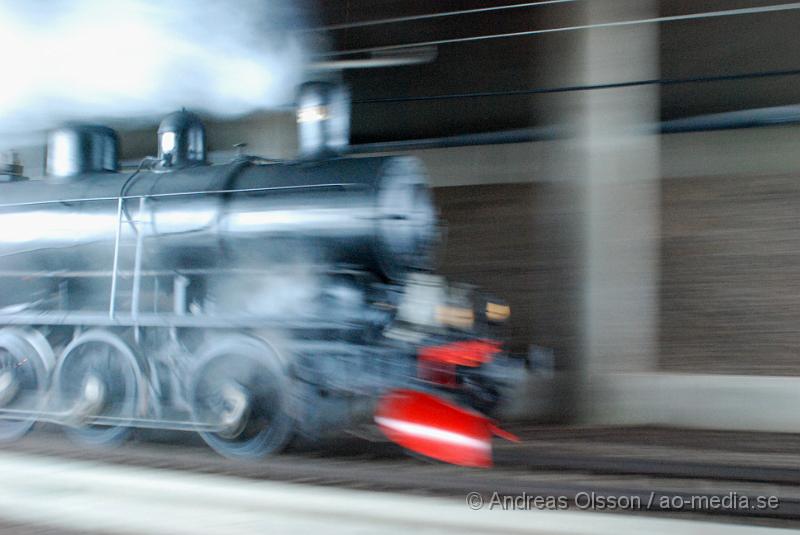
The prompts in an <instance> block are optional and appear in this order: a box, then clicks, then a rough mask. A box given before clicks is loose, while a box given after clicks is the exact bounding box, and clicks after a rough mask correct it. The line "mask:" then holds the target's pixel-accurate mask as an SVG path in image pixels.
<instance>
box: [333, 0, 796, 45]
mask: <svg viewBox="0 0 800 535" xmlns="http://www.w3.org/2000/svg"><path fill="white" fill-rule="evenodd" d="M798 9H800V2H791V3H787V4H774V5H769V6H759V7H746V8H738V9H726V10H720V11H706V12H701V13H689V14H685V15H667V16H663V17H650V18H644V19H633V20H618V21H611V22H597V23H592V24H578V25H574V26H561V27H557V28H544V29H540V30H526V31H521V32H510V33H496V34H488V35H473V36H469V37H455V38H451V39H436V40H432V41H422V42H416V43H400V44H394V45H382V46H373V47H365V48H355V49H351V50H339V51H333V52H324V53H322V54H319V56H322V57H335V56H352V55H357V54H368V53H372V52H388V51H392V50H403V49H406V48H416V47H425V46H439V45H448V44H456V43H471V42H477V41H488V40H491V39H507V38H512V37H529V36H533V35H543V34H549V33H559V32H572V31H579V30H592V29H600V28H616V27H624V26H634V25H639V24H655V23H663V22H676V21H686V20H699V19H710V18H719V17H733V16H740V15H755V14H761V13H775V12H780V11H794V10H798Z"/></svg>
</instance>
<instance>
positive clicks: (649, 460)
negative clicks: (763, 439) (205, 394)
mask: <svg viewBox="0 0 800 535" xmlns="http://www.w3.org/2000/svg"><path fill="white" fill-rule="evenodd" d="M522 434H523V436H525V435H526V433H522ZM177 440H178V442H177V443H176V442H175V441H174V440H171V441H169V442H166V443H165V442H164V441H163V440H161V439H158V438H153V437H144V438H143V439H142V440H139V441H136V442H132V443H128V444H124V445H122V446H120V447H119V448H117V449H114V450H87V449H85V448H82V447H80V446H76V445H74V444H72V443H71V442H69V441H68V440H67V439H66V438H65V437H63V436H61V434H60V433H58V432H57V431H51V430H45V429H43V430H39V431H37V432H35V433H32V434H31V435H29V436H27V437H25V438H24V439H22V440H21V441H19V442H17V443H14V444H10V445H3V446H2V448H0V449H4V450H9V451H21V452H26V453H29V454H37V455H46V456H57V457H61V458H67V459H79V460H91V461H103V462H110V463H115V464H121V465H128V466H139V467H147V468H164V469H172V470H183V471H189V472H199V473H207V474H224V475H230V476H236V477H241V478H246V479H251V480H272V481H281V482H291V483H303V484H314V485H320V486H336V487H345V488H351V489H360V490H373V491H390V492H401V493H408V494H417V495H433V496H443V497H451V498H459V499H461V500H464V499H465V497H466V496H467V495H468V494H469V493H478V494H479V495H481V496H482V497H483V499H484V500H485V503H486V504H488V503H490V500H491V499H492V498H493V497H494V498H495V499H503V498H504V497H509V498H510V499H513V498H515V497H518V496H527V497H530V498H527V499H529V500H530V499H532V498H535V497H536V496H541V497H543V498H546V497H561V496H563V497H565V498H566V499H567V501H568V503H569V506H570V508H577V509H582V508H585V507H581V506H585V505H587V504H588V500H590V499H591V500H593V503H594V505H592V507H591V509H592V510H598V509H599V510H604V509H605V510H609V511H611V510H618V509H625V510H626V511H630V512H632V513H666V514H667V515H669V516H686V515H690V516H697V515H713V517H715V518H718V519H719V518H726V517H727V518H730V519H731V520H736V521H741V520H743V519H749V520H748V521H753V522H756V523H759V522H764V521H766V522H767V523H770V522H777V525H784V523H789V524H792V525H794V523H795V522H797V521H798V520H800V485H798V482H800V470H798V469H797V468H796V467H794V468H793V467H792V466H791V465H790V464H789V463H791V462H792V460H793V456H790V455H786V454H781V455H780V456H777V457H775V456H774V455H772V456H764V458H763V460H764V466H763V467H759V466H756V465H755V464H754V463H755V462H756V460H757V456H758V455H759V453H758V452H747V453H744V454H743V453H741V452H730V451H728V452H722V453H721V452H720V451H716V452H713V451H712V452H708V451H706V452H705V456H706V457H711V456H714V455H716V457H717V461H715V462H707V459H705V458H700V459H698V460H697V461H692V460H687V459H685V458H683V459H682V458H681V456H683V457H685V456H686V452H687V451H695V452H698V451H701V450H687V449H685V448H684V449H680V448H673V449H672V450H669V448H662V449H661V450H653V451H650V452H649V453H648V452H647V451H645V452H644V453H642V452H641V451H639V453H638V454H636V455H633V454H632V455H631V456H629V457H626V456H625V455H624V452H625V451H626V449H628V450H632V451H635V450H641V449H642V448H643V447H642V446H641V445H637V444H620V443H616V444H615V443H612V444H611V445H609V443H608V442H605V443H600V442H597V441H592V440H586V439H584V442H583V443H580V441H576V440H572V441H569V440H566V439H563V438H562V439H561V440H560V441H559V440H553V439H552V437H551V438H550V439H548V440H542V441H537V440H529V441H527V442H523V443H522V444H520V445H518V446H501V447H499V448H498V449H497V452H496V467H495V468H494V469H492V470H479V469H464V468H460V467H455V466H449V465H443V464H438V463H430V462H427V461H423V460H421V459H415V458H408V457H406V456H405V455H404V454H403V453H402V452H400V450H399V449H397V448H394V447H393V446H391V445H388V444H377V445H376V444H367V443H365V442H362V441H355V440H347V441H343V442H340V443H338V445H336V446H335V447H333V448H331V449H327V450H324V451H312V452H295V453H290V454H288V455H281V456H277V457H274V458H268V459H265V460H263V461H261V462H258V463H245V462H237V461H231V460H228V459H224V458H221V457H219V456H217V455H216V454H215V453H213V452H211V451H210V450H208V449H207V448H206V447H204V446H203V445H201V444H200V443H199V442H196V441H195V439H194V437H193V435H178V437H177ZM568 446H571V447H568ZM555 448H560V449H559V450H554V449H555ZM644 449H645V450H647V448H646V447H645V448H644ZM651 449H652V447H651ZM667 450H669V451H671V453H672V455H671V456H670V455H666V454H665V452H666V451H667ZM548 451H549V452H550V453H549V456H548V455H547V454H546V452H548ZM609 451H611V452H612V453H609ZM656 453H658V454H660V457H655V456H654V455H655V454H656ZM698 455H699V453H698ZM779 461H780V462H779ZM781 463H782V464H781ZM731 495H735V496H736V499H737V500H745V499H746V500H747V501H748V502H749V503H755V502H756V500H758V499H759V498H760V497H772V496H774V497H775V499H776V500H777V503H778V506H777V507H776V508H740V507H739V508H731V507H712V506H711V503H712V502H711V500H712V498H713V497H715V496H716V497H724V496H731ZM578 497H580V498H581V500H582V502H581V503H580V504H579V503H578ZM620 499H622V500H627V502H626V503H627V504H631V503H632V504H633V505H636V503H637V502H638V504H639V506H638V507H634V506H629V507H619V505H620ZM609 500H616V501H615V503H616V504H617V506H615V507H608V504H609ZM598 503H599V504H600V505H601V506H602V505H603V504H605V507H598V506H597V505H598ZM678 503H683V504H685V505H684V506H683V507H675V505H676V504H678ZM664 504H668V506H667V507H664ZM622 505H625V504H622ZM465 509H466V506H465Z"/></svg>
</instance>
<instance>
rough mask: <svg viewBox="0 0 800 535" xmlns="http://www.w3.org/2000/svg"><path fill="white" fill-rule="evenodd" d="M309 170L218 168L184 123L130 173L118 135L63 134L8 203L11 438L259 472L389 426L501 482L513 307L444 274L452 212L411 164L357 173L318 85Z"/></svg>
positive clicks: (515, 365) (516, 373)
mask: <svg viewBox="0 0 800 535" xmlns="http://www.w3.org/2000/svg"><path fill="white" fill-rule="evenodd" d="M299 95H300V96H299V103H298V113H297V119H298V130H299V133H300V149H301V154H300V157H299V158H298V159H297V160H295V161H274V160H266V159H263V158H259V157H255V156H243V155H242V156H238V157H236V158H234V159H233V160H232V161H230V162H228V163H224V164H215V165H211V164H209V163H208V162H207V154H206V147H205V130H204V127H203V125H202V123H201V122H200V120H199V119H198V118H197V117H196V116H195V115H193V114H191V113H189V112H187V111H180V112H176V113H174V114H172V115H170V116H168V117H167V118H166V119H164V121H162V123H161V125H160V127H159V130H158V139H157V141H158V155H157V156H155V157H152V158H148V159H145V160H144V161H143V162H142V163H141V165H139V167H138V168H137V169H136V170H135V171H133V172H127V173H121V172H119V164H118V140H117V137H116V134H115V133H114V132H113V130H111V129H109V128H106V127H100V126H88V125H67V126H65V127H63V128H61V129H58V130H56V131H54V132H52V133H51V135H50V138H49V143H48V152H47V176H46V177H45V178H44V179H42V180H26V179H24V178H23V177H22V176H21V175H20V173H19V167H18V166H17V167H15V171H14V172H7V174H5V175H3V176H4V178H5V180H4V182H5V183H2V184H0V290H2V291H0V326H2V327H1V328H0V438H2V439H6V440H10V439H14V438H17V437H19V436H21V435H22V434H24V433H25V432H27V431H28V430H29V429H30V428H31V426H32V425H34V423H35V422H37V421H46V422H55V423H58V424H61V425H64V426H65V428H66V429H67V431H68V432H69V433H70V434H71V435H72V436H74V437H75V438H76V439H78V440H81V441H83V442H86V443H89V444H109V443H115V442H118V441H120V440H122V439H124V438H125V437H126V436H127V435H128V434H129V433H130V431H131V430H132V429H134V428H137V427H140V428H165V429H177V430H194V431H198V432H199V433H201V435H202V436H203V438H204V439H205V440H206V441H207V442H208V444H209V445H210V446H212V447H213V448H214V449H216V450H217V451H219V452H220V453H222V454H224V455H227V456H230V457H237V458H257V457H260V456H262V455H265V454H267V453H271V452H275V451H278V450H280V449H281V448H283V447H284V446H285V445H287V443H289V441H290V440H291V439H292V438H293V437H305V438H312V439H313V438H318V437H321V436H324V435H326V434H328V433H330V432H341V431H342V430H343V429H348V428H354V427H356V426H359V425H370V424H371V425H374V424H372V422H375V423H377V427H378V428H379V429H381V430H382V431H383V432H384V434H385V435H386V436H388V437H389V438H390V439H392V440H394V441H396V442H398V443H399V444H401V445H403V446H405V447H407V448H409V449H413V450H416V451H419V452H421V453H423V454H426V455H429V456H432V457H435V458H439V459H442V460H445V461H450V462H457V463H461V464H470V465H487V464H488V463H489V462H490V459H489V457H488V451H489V450H488V444H489V440H490V438H491V436H492V434H502V432H501V431H499V430H498V429H497V428H496V427H495V426H494V424H493V423H492V421H491V420H490V419H489V417H490V416H491V415H492V414H493V412H494V411H495V410H496V409H497V407H498V406H499V404H501V403H502V401H503V396H504V393H505V392H507V391H508V388H510V386H511V385H513V384H514V383H516V382H518V381H519V379H520V376H521V375H522V374H523V373H524V370H523V366H522V362H521V361H519V360H517V359H513V358H510V357H509V356H508V355H506V354H505V353H504V352H503V350H502V346H501V344H500V342H499V341H498V340H497V338H496V336H495V335H494V334H493V327H492V324H493V323H497V322H501V321H503V320H504V319H505V318H506V317H507V315H508V308H507V307H506V306H505V305H504V304H503V303H499V302H494V301H492V300H489V299H486V298H484V297H482V296H481V295H480V294H478V293H477V292H476V291H475V290H474V289H473V288H470V287H468V286H465V285H452V284H448V283H446V282H445V281H444V280H443V279H442V278H441V277H439V276H437V275H435V274H434V272H433V271H432V269H433V267H434V250H435V245H436V241H437V236H438V222H437V216H436V212H435V209H434V206H433V203H432V200H431V196H430V192H429V189H428V186H427V180H426V177H425V172H424V169H423V167H422V165H421V163H420V162H419V161H417V160H416V159H414V158H410V157H396V156H386V157H369V158H358V157H345V156H343V153H344V152H345V149H346V144H347V138H348V128H349V111H348V108H349V101H348V96H347V92H346V91H345V90H344V89H343V88H342V87H340V86H337V85H332V84H327V83H308V84H305V85H304V86H303V87H302V88H301V92H300V94H299Z"/></svg>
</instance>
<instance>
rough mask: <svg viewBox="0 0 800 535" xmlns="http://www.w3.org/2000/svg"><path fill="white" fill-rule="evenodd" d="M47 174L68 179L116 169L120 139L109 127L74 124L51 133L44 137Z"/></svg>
mask: <svg viewBox="0 0 800 535" xmlns="http://www.w3.org/2000/svg"><path fill="white" fill-rule="evenodd" d="M46 167H47V175H49V176H50V177H55V178H70V177H74V176H78V175H82V174H84V173H109V172H115V171H118V170H119V138H118V137H117V133H116V132H114V130H112V129H111V128H108V127H107V126H101V125H91V124H73V125H67V126H63V127H61V128H58V129H56V130H53V131H52V132H50V135H49V136H48V140H47V166H46Z"/></svg>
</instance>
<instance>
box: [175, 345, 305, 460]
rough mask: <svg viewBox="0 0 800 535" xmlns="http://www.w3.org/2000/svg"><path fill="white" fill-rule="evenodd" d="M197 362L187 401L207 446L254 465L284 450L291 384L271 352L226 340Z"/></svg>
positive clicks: (290, 428) (288, 431)
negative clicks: (251, 460)
mask: <svg viewBox="0 0 800 535" xmlns="http://www.w3.org/2000/svg"><path fill="white" fill-rule="evenodd" d="M198 362H199V365H198V367H197V369H196V371H195V373H194V376H193V379H192V384H191V385H190V388H189V401H190V403H191V407H192V416H193V418H194V421H195V423H196V424H197V425H198V429H200V435H201V436H202V437H203V439H204V440H205V441H206V443H207V444H208V445H209V446H211V447H212V448H213V449H214V450H216V451H217V452H218V453H220V454H222V455H224V456H226V457H230V458H234V459H258V458H260V457H263V456H265V455H268V454H270V453H275V452H277V451H280V450H281V449H282V448H283V447H284V446H286V444H287V443H288V442H289V439H290V438H291V435H292V431H293V421H292V417H291V415H290V411H289V399H290V398H289V391H288V390H289V389H288V387H289V378H288V376H287V374H286V370H285V365H284V362H283V360H282V359H281V356H280V354H279V353H278V352H277V351H276V350H275V349H274V348H273V347H271V346H270V345H268V344H266V343H265V342H263V341H261V340H259V339H256V338H252V337H249V336H245V335H238V334H236V335H229V336H225V337H224V338H222V339H220V340H217V341H215V342H213V343H211V344H209V345H208V346H207V347H206V348H205V350H203V351H202V352H201V355H200V358H199V359H198ZM205 426H210V427H212V428H213V429H214V431H203V430H202V429H203V428H204V427H205Z"/></svg>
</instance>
